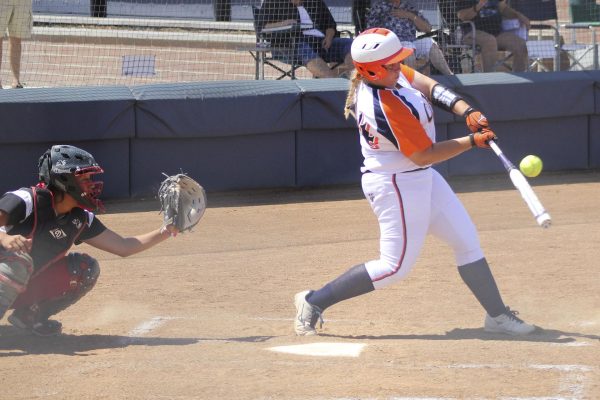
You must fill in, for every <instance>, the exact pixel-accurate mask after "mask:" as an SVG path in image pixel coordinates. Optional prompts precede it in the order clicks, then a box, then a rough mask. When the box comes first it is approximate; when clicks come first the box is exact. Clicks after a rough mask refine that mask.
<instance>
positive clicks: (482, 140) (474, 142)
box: [469, 129, 498, 149]
mask: <svg viewBox="0 0 600 400" xmlns="http://www.w3.org/2000/svg"><path fill="white" fill-rule="evenodd" d="M469 139H470V140H471V146H472V147H475V146H477V147H481V148H482V149H489V148H490V145H489V144H488V142H489V141H490V140H496V139H498V137H497V136H496V134H495V133H494V131H492V130H491V129H483V130H482V131H481V132H475V133H471V134H470V135H469Z"/></svg>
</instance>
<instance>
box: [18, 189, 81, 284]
mask: <svg viewBox="0 0 600 400" xmlns="http://www.w3.org/2000/svg"><path fill="white" fill-rule="evenodd" d="M30 190H31V194H32V198H33V210H32V213H31V214H30V215H29V216H27V217H26V218H25V220H23V221H22V222H20V223H19V224H17V225H15V226H14V227H13V228H12V229H11V230H10V232H9V234H10V235H23V236H26V237H29V238H32V239H33V245H32V247H31V252H30V255H31V257H32V258H33V265H34V274H35V273H39V272H40V270H42V269H43V268H45V267H46V266H47V265H49V264H50V263H52V262H54V261H56V260H58V259H59V258H61V257H63V256H64V255H65V254H66V253H67V251H69V249H70V248H71V247H72V246H73V243H74V242H75V241H76V240H77V238H78V237H79V235H80V234H81V232H82V231H83V229H84V228H85V226H86V224H87V222H88V221H87V218H88V215H87V213H86V212H85V211H84V210H83V209H81V208H74V209H73V210H72V211H71V212H70V213H68V214H65V215H62V216H60V217H57V216H56V213H55V211H54V207H53V206H52V205H53V204H52V203H53V199H52V196H53V195H52V192H50V191H49V190H46V189H40V188H31V189H30Z"/></svg>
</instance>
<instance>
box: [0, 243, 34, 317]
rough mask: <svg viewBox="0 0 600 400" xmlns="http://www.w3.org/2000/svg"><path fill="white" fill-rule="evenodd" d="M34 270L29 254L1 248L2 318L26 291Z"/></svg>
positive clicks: (0, 310)
mask: <svg viewBox="0 0 600 400" xmlns="http://www.w3.org/2000/svg"><path fill="white" fill-rule="evenodd" d="M32 271H33V261H32V260H31V257H29V255H27V254H24V253H13V252H8V251H4V250H0V319H2V318H3V317H4V313H6V311H7V310H8V309H9V308H10V307H11V306H12V305H13V303H14V301H15V300H16V299H17V297H18V296H19V294H20V293H23V292H24V291H25V289H26V287H27V283H28V282H29V278H30V276H31V273H32Z"/></svg>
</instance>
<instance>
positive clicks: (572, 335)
mask: <svg viewBox="0 0 600 400" xmlns="http://www.w3.org/2000/svg"><path fill="white" fill-rule="evenodd" d="M320 336H324V337H336V338H343V339H357V340H364V339H369V340H500V341H518V342H547V343H572V342H575V341H577V338H582V339H592V340H600V336H599V335H588V334H583V333H577V332H565V331H560V330H556V329H543V328H540V327H537V329H536V331H535V332H534V333H533V334H531V335H528V336H509V335H505V334H501V333H488V332H485V331H484V330H483V328H463V329H461V328H456V329H453V330H451V331H448V332H446V333H445V334H412V335H378V336H373V335H359V336H344V335H331V334H326V333H323V334H320Z"/></svg>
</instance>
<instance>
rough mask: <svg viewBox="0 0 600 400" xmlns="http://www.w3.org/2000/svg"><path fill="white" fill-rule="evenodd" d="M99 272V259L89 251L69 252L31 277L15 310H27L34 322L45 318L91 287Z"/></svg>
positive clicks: (29, 317) (22, 311) (71, 302)
mask: <svg viewBox="0 0 600 400" xmlns="http://www.w3.org/2000/svg"><path fill="white" fill-rule="evenodd" d="M98 276H100V266H99V264H98V261H96V260H95V259H94V258H92V257H90V256H88V255H87V254H81V253H70V254H69V255H68V256H66V257H63V258H62V259H60V260H58V261H57V262H55V263H54V264H52V265H50V266H49V267H48V268H46V269H45V270H44V271H42V272H41V273H40V274H38V275H36V276H34V277H33V278H32V279H31V282H30V283H29V287H28V290H27V291H26V292H25V293H23V294H22V295H21V296H19V297H18V298H17V300H16V301H15V303H14V305H13V308H14V309H15V313H17V314H21V315H24V314H26V315H27V319H28V320H29V321H32V323H37V322H40V321H46V320H47V319H48V318H49V317H50V316H52V315H54V314H57V313H59V312H61V311H63V310H65V309H66V308H67V307H70V306H71V305H73V304H75V303H76V302H77V301H78V300H79V299H81V298H82V297H83V296H85V295H86V294H87V293H88V292H89V291H90V290H92V288H93V287H94V285H95V284H96V281H97V280H98Z"/></svg>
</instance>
